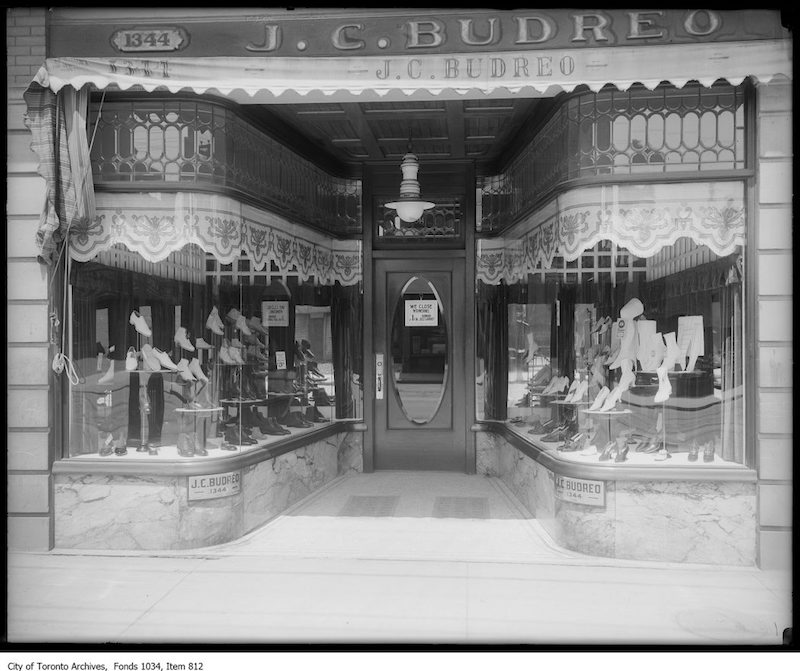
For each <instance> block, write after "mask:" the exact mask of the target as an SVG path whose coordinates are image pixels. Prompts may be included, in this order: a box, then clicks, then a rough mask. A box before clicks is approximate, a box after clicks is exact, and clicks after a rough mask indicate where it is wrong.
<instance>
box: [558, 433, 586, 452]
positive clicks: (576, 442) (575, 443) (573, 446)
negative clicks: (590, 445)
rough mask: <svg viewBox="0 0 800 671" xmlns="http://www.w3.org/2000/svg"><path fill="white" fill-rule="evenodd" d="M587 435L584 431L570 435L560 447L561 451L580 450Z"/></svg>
mask: <svg viewBox="0 0 800 671" xmlns="http://www.w3.org/2000/svg"><path fill="white" fill-rule="evenodd" d="M585 438H586V436H585V435H584V434H582V433H576V434H575V435H574V436H570V437H569V438H567V439H566V440H565V441H564V444H563V445H562V446H561V447H559V448H558V449H559V451H560V452H577V451H578V450H581V449H583V441H584V439H585Z"/></svg>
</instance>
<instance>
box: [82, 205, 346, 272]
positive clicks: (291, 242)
mask: <svg viewBox="0 0 800 671" xmlns="http://www.w3.org/2000/svg"><path fill="white" fill-rule="evenodd" d="M118 244H122V245H124V246H125V247H127V248H128V249H130V250H131V251H134V252H137V253H138V254H140V255H141V256H142V257H143V258H145V259H146V260H148V261H153V262H157V261H162V260H164V259H166V258H167V256H169V254H171V253H172V252H175V251H177V250H179V249H181V248H182V247H183V246H185V245H188V244H196V245H198V246H199V247H201V248H202V249H203V250H204V251H206V252H209V253H211V254H213V255H214V257H215V258H216V259H218V260H219V262H220V263H225V264H228V263H232V262H233V261H235V260H236V259H238V258H239V257H240V256H241V254H242V253H244V254H245V255H246V256H247V258H249V259H250V260H251V262H252V263H253V267H254V269H255V270H261V269H262V268H267V270H268V271H269V268H270V262H274V263H275V264H276V265H277V267H278V273H281V274H284V275H285V274H288V273H294V272H296V273H298V274H299V276H300V279H301V280H307V279H309V278H312V277H313V278H314V279H315V280H316V281H318V282H319V283H320V284H333V283H335V282H339V284H342V285H351V284H357V283H358V282H359V281H360V280H361V278H362V270H361V258H362V257H361V241H360V240H336V239H333V238H329V237H326V236H323V235H321V234H317V233H315V232H313V231H311V230H310V229H307V228H304V227H301V226H298V225H296V224H292V223H290V222H288V221H286V220H284V219H282V218H281V217H278V216H276V215H274V214H272V213H270V212H267V211H265V210H261V209H258V208H256V207H252V206H249V205H245V204H242V203H239V202H238V201H236V200H234V199H232V198H228V197H226V196H220V195H214V194H203V193H194V192H191V193H185V192H178V193H164V192H159V193H135V194H120V193H114V194H112V193H103V192H101V193H98V194H96V216H95V217H94V219H92V220H90V219H89V218H83V219H80V220H78V221H76V222H75V223H74V224H73V225H72V227H71V228H70V231H69V246H70V255H71V257H72V258H73V259H75V260H77V261H89V260H91V259H93V258H94V257H95V256H97V254H98V253H99V252H101V251H105V250H108V249H111V248H112V247H113V246H114V245H118Z"/></svg>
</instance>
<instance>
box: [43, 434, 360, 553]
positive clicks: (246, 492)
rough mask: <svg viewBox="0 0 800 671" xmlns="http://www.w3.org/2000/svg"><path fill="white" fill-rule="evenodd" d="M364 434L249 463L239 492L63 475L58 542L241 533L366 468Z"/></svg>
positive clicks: (171, 546) (154, 545) (143, 545)
mask: <svg viewBox="0 0 800 671" xmlns="http://www.w3.org/2000/svg"><path fill="white" fill-rule="evenodd" d="M361 459H362V434H361V433H343V434H337V435H334V436H331V437H329V438H326V439H324V440H320V441H317V442H315V443H310V444H309V445H306V446H303V447H301V448H298V449H296V450H294V451H292V452H287V453H286V454H282V455H280V456H277V457H274V458H270V459H266V460H264V461H262V462H259V463H257V464H254V465H252V466H248V467H246V468H244V469H242V480H241V490H240V492H239V493H237V494H234V495H231V496H226V497H223V498H216V499H205V500H198V501H189V500H188V478H187V477H186V476H164V477H160V476H144V475H134V474H131V475H124V476H123V475H108V474H89V473H87V474H78V473H58V474H56V475H55V476H54V478H55V484H54V502H55V505H54V508H55V525H54V526H55V546H56V547H57V548H70V549H105V550H182V549H189V548H197V547H207V546H211V545H218V544H220V543H226V542H229V541H232V540H236V539H237V538H240V537H241V536H243V535H244V534H246V533H247V532H249V531H251V530H252V529H255V528H256V527H259V526H261V525H262V524H264V523H265V522H267V521H269V520H270V519H271V518H273V517H275V516H276V515H278V514H280V513H281V512H282V511H283V510H285V509H286V508H288V507H289V506H291V505H293V504H295V503H297V502H298V501H299V500H301V499H302V498H304V497H305V496H308V494H310V493H312V492H313V491H314V490H316V489H319V488H320V487H322V486H323V485H325V484H326V483H328V482H330V481H331V480H333V479H334V478H335V477H337V476H339V475H344V474H347V473H352V472H357V473H358V472H361V471H362V461H361Z"/></svg>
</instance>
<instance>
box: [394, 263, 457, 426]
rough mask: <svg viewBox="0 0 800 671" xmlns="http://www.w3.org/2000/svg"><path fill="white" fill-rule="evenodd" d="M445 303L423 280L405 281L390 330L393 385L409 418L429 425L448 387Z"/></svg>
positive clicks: (429, 284) (431, 285) (428, 283)
mask: <svg viewBox="0 0 800 671" xmlns="http://www.w3.org/2000/svg"><path fill="white" fill-rule="evenodd" d="M447 336H448V334H447V324H446V323H445V318H444V311H443V309H442V301H441V299H440V298H439V294H438V293H437V292H436V289H435V288H434V286H433V284H432V283H431V282H429V281H428V280H426V279H425V278H424V277H412V278H411V279H410V280H408V282H406V284H405V286H404V287H403V289H402V291H401V292H400V297H399V298H398V301H397V306H396V308H395V311H394V320H393V323H392V330H391V338H392V341H391V351H392V356H391V365H392V382H393V383H394V390H395V393H396V395H397V398H398V402H399V405H400V407H401V408H402V410H403V412H404V413H405V415H406V417H407V418H408V419H409V420H410V421H412V422H414V423H415V424H427V423H428V422H430V421H431V420H432V419H433V418H434V417H435V416H436V413H437V411H438V410H439V406H440V405H441V403H442V398H443V397H444V391H445V386H446V384H447V369H448V357H449V344H448V340H447Z"/></svg>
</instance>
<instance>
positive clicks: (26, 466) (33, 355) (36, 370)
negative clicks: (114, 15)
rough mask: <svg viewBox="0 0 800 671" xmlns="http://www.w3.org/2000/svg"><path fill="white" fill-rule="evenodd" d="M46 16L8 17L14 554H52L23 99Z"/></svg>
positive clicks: (43, 280)
mask: <svg viewBox="0 0 800 671" xmlns="http://www.w3.org/2000/svg"><path fill="white" fill-rule="evenodd" d="M45 17H46V10H45V9H44V8H40V7H33V8H24V7H20V8H13V9H7V10H6V44H7V50H6V52H7V59H8V60H7V85H8V98H7V122H6V125H7V128H6V137H7V164H6V168H7V190H8V191H7V203H6V208H7V230H6V236H7V270H6V273H7V287H8V290H7V300H8V303H7V324H8V326H7V343H8V344H7V348H8V350H7V354H8V377H7V392H8V393H7V403H8V407H7V417H8V422H7V424H8V428H7V431H8V436H7V437H8V440H7V443H6V445H7V447H6V449H7V465H8V479H7V497H8V498H7V511H8V547H10V548H12V549H32V550H46V549H49V548H51V547H52V536H53V522H52V495H51V491H52V485H51V475H50V465H51V463H52V450H51V447H50V442H51V441H50V425H51V421H50V414H51V413H50V406H49V401H48V389H49V371H50V357H51V352H50V349H49V332H48V316H47V315H48V289H47V281H48V275H47V272H46V270H45V269H44V268H43V267H42V266H40V265H39V263H38V262H37V261H36V248H35V245H34V234H35V231H36V227H37V225H38V222H39V214H40V212H41V209H42V204H43V199H44V180H42V178H41V177H39V176H38V174H37V165H38V159H37V157H36V155H35V154H34V153H33V152H32V151H31V149H30V142H31V135H30V132H29V131H28V129H27V128H26V127H25V124H24V113H25V104H24V102H23V100H22V94H23V92H24V91H25V88H26V87H27V85H28V83H29V82H30V81H31V79H32V78H33V76H34V75H35V74H36V71H37V70H38V69H39V66H40V65H41V64H42V63H43V62H44V59H45V27H46V26H45V23H46V18H45Z"/></svg>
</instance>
